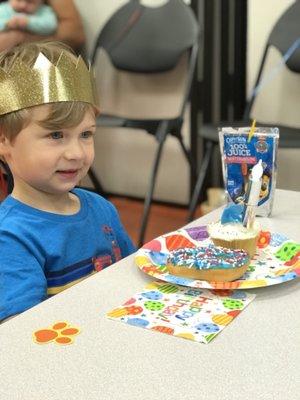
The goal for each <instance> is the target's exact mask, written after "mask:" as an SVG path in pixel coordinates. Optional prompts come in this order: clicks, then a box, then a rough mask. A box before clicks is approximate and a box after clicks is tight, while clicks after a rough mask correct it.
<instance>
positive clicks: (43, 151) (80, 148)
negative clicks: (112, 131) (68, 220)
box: [1, 105, 96, 208]
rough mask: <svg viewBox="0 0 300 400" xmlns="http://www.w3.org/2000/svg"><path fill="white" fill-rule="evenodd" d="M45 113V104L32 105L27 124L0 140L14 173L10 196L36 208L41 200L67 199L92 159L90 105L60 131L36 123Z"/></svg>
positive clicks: (92, 122)
mask: <svg viewBox="0 0 300 400" xmlns="http://www.w3.org/2000/svg"><path fill="white" fill-rule="evenodd" d="M48 113H49V106H48V105H42V106H37V107H32V114H31V120H30V122H29V124H27V125H26V126H25V127H24V128H23V129H22V130H21V131H20V132H19V133H18V135H17V136H16V138H15V139H14V140H12V141H10V140H9V139H7V138H5V139H4V140H2V143H1V153H2V154H3V155H4V156H5V159H6V161H7V163H8V165H9V167H10V169H11V171H12V174H13V177H14V189H13V192H12V195H13V197H15V198H17V199H18V200H20V201H23V202H24V203H27V204H29V205H32V206H34V207H37V208H41V204H40V201H41V200H42V202H43V201H46V202H47V201H50V199H51V201H50V202H52V201H53V200H55V199H56V200H57V199H68V198H69V191H70V190H72V189H73V188H74V187H75V186H76V185H77V184H78V183H79V181H80V180H81V179H82V178H83V177H84V176H85V175H86V174H87V171H88V169H89V168H90V166H91V164H92V162H93V159H94V138H93V136H94V133H95V129H96V128H95V115H94V113H93V111H92V109H90V110H88V111H87V112H86V113H85V115H84V117H83V119H82V121H81V122H80V123H79V125H77V126H75V127H71V128H62V129H61V130H59V131H51V130H48V129H45V128H43V127H41V126H40V125H39V121H43V120H44V119H45V118H46V117H47V115H48ZM66 195H67V196H66ZM45 207H47V206H46V205H45Z"/></svg>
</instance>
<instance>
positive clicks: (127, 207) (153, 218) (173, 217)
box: [109, 197, 201, 244]
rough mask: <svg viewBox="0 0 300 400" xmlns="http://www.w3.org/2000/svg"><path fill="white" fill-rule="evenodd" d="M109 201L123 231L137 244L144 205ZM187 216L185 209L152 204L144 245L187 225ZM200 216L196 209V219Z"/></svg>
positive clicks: (114, 200) (118, 200)
mask: <svg viewBox="0 0 300 400" xmlns="http://www.w3.org/2000/svg"><path fill="white" fill-rule="evenodd" d="M109 200H110V201H111V202H112V203H113V204H114V205H115V206H116V208H117V209H118V211H119V214H120V217H121V220H122V222H123V225H124V227H125V229H126V230H127V232H128V234H129V236H130V237H131V239H132V240H133V242H134V243H135V244H137V240H138V232H139V228H140V223H141V216H142V211H143V205H144V203H143V202H142V201H138V200H131V199H128V198H123V197H111V198H110V199H109ZM187 214H188V213H187V209H186V208H184V207H175V206H168V205H161V204H153V205H152V207H151V211H150V218H149V223H148V227H147V231H146V236H145V243H146V242H148V241H150V240H151V239H154V238H155V237H157V236H159V235H161V234H163V233H166V232H170V231H173V230H176V229H178V228H180V227H182V226H183V225H185V224H187ZM200 215H201V213H200V210H199V209H198V210H197V213H196V217H200Z"/></svg>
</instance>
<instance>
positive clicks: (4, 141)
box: [0, 131, 10, 156]
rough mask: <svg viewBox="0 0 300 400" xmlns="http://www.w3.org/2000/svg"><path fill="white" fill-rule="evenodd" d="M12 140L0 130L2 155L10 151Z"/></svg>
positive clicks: (0, 153) (0, 154)
mask: <svg viewBox="0 0 300 400" xmlns="http://www.w3.org/2000/svg"><path fill="white" fill-rule="evenodd" d="M9 145H10V140H9V139H8V138H7V137H6V136H5V135H4V134H3V132H1V131H0V156H5V154H7V151H8V146H9Z"/></svg>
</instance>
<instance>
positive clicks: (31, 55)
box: [0, 41, 96, 140]
mask: <svg viewBox="0 0 300 400" xmlns="http://www.w3.org/2000/svg"><path fill="white" fill-rule="evenodd" d="M62 50H63V51H64V53H65V54H66V55H67V56H68V57H70V58H71V59H72V60H74V63H75V62H76V60H77V56H76V54H75V53H74V52H73V50H72V49H71V48H70V47H68V46H67V45H65V44H63V43H58V42H51V41H47V42H31V43H25V44H21V45H18V46H15V47H13V48H11V49H9V50H6V51H4V52H2V53H0V68H2V69H3V70H4V71H5V72H8V71H9V70H10V69H11V67H12V66H13V64H14V62H15V60H16V59H17V58H18V59H20V60H22V61H23V62H24V63H25V64H26V65H28V66H29V67H33V65H34V63H35V61H36V59H37V57H38V55H39V54H40V53H43V54H44V55H45V56H46V57H47V58H48V60H49V61H51V63H52V64H56V63H57V61H58V59H59V57H60V55H61V52H62ZM47 105H48V107H49V114H48V116H47V117H46V118H45V119H44V120H42V121H36V122H38V123H39V125H41V126H42V127H43V128H46V129H50V130H52V129H53V130H56V129H61V128H70V127H73V126H76V125H78V124H79V123H80V122H81V121H82V119H83V117H84V114H85V113H86V111H87V110H89V109H90V110H94V107H93V106H92V105H91V104H89V103H84V102H80V101H65V102H58V103H49V104H47ZM94 112H95V114H96V110H94ZM30 121H31V108H24V109H22V110H18V111H14V112H11V113H8V114H4V115H2V116H0V133H2V134H3V135H5V136H6V137H7V138H9V139H10V140H14V139H15V137H16V136H17V135H18V133H19V132H20V131H21V130H22V129H23V128H25V127H26V125H27V124H29V123H30Z"/></svg>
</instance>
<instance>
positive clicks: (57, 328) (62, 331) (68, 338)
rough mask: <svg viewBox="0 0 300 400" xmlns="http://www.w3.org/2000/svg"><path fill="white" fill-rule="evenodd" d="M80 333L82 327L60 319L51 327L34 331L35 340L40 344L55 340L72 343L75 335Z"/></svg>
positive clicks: (57, 342)
mask: <svg viewBox="0 0 300 400" xmlns="http://www.w3.org/2000/svg"><path fill="white" fill-rule="evenodd" d="M79 333H80V329H79V328H78V327H75V326H74V325H70V324H69V323H68V322H65V321H59V322H56V323H55V324H53V325H52V326H50V327H49V328H43V329H39V330H38V331H35V332H34V333H33V341H34V342H35V343H38V344H47V343H50V342H54V343H56V344H60V345H66V344H72V343H73V342H74V336H76V335H78V334H79Z"/></svg>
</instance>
